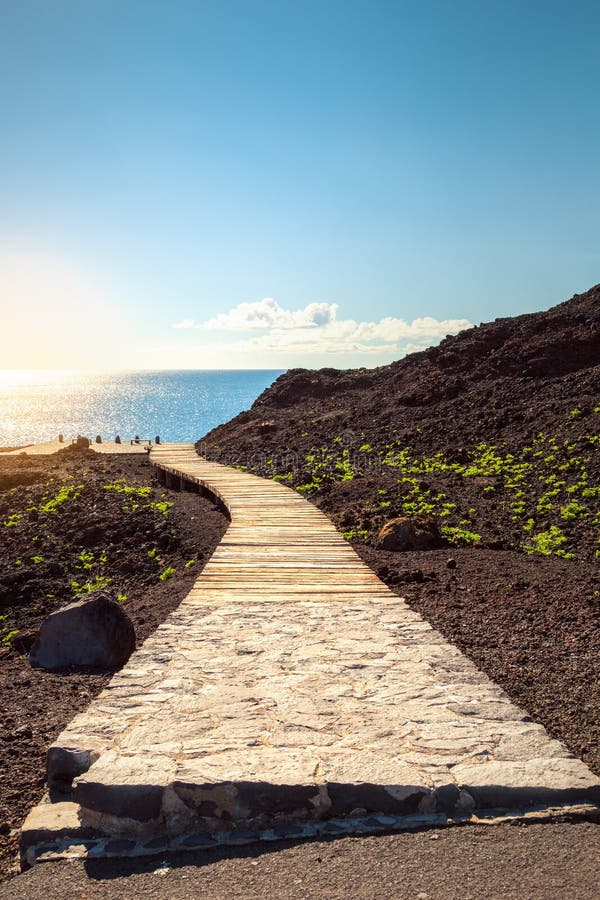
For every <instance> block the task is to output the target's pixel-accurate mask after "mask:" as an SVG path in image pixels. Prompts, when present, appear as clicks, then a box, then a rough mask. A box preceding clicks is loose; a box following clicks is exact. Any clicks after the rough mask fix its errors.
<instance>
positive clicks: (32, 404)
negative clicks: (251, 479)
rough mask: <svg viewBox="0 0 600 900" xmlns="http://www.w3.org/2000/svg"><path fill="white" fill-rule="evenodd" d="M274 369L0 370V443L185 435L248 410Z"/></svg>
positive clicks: (194, 436) (177, 437) (181, 437)
mask: <svg viewBox="0 0 600 900" xmlns="http://www.w3.org/2000/svg"><path fill="white" fill-rule="evenodd" d="M279 374H281V373H280V371H272V370H269V371H266V370H260V371H259V370H247V371H233V370H222V371H201V370H198V371H172V372H108V373H107V372H102V373H82V372H67V371H63V372H57V371H42V370H36V371H26V370H19V371H8V370H4V371H2V370H0V446H14V445H19V444H26V443H37V442H40V441H48V440H53V439H55V438H56V437H57V435H58V434H59V432H60V433H62V434H64V436H65V438H67V439H68V438H71V437H74V436H76V435H77V434H85V435H87V436H88V437H95V436H96V434H100V435H101V436H102V438H103V439H104V440H108V439H114V437H115V435H116V434H120V435H121V436H122V437H123V438H124V439H128V438H130V437H133V436H134V435H135V434H139V435H140V437H142V438H150V437H152V438H154V436H155V435H157V434H159V435H160V437H161V439H162V440H164V441H190V440H197V439H198V438H199V437H202V436H203V435H204V434H205V433H206V432H207V431H209V430H210V429H211V428H215V427H216V426H217V425H219V424H221V423H222V422H226V421H227V420H228V419H230V418H232V417H233V416H235V415H237V414H238V413H239V412H241V411H242V410H244V409H248V408H249V407H250V406H251V405H252V403H253V402H254V400H256V398H257V397H258V395H259V394H260V393H261V392H262V391H263V390H265V388H267V387H268V386H269V385H270V384H271V383H272V382H273V381H274V380H275V378H277V376H278V375H279Z"/></svg>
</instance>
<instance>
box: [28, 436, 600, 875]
mask: <svg viewBox="0 0 600 900" xmlns="http://www.w3.org/2000/svg"><path fill="white" fill-rule="evenodd" d="M151 459H152V462H153V463H155V464H156V465H157V466H158V467H159V472H161V473H162V476H163V477H164V478H165V479H168V480H169V483H171V484H178V485H182V479H185V480H187V481H192V482H195V483H196V484H201V485H204V486H205V487H206V486H207V485H210V489H211V491H212V492H213V493H214V494H215V495H216V496H218V497H219V498H220V499H221V501H222V502H224V503H225V505H226V506H227V508H228V509H229V512H230V515H231V518H232V524H231V525H230V527H229V529H228V531H227V533H226V535H225V538H224V540H223V542H222V544H221V545H220V546H219V547H218V548H217V550H216V551H215V553H214V555H213V557H212V558H211V560H210V561H209V563H208V564H207V566H206V567H205V569H204V571H203V573H202V575H201V576H200V577H199V579H198V580H197V582H196V584H195V585H194V587H193V589H192V590H191V592H190V594H189V595H188V597H187V598H186V599H185V600H184V601H183V602H182V603H181V605H180V606H179V607H178V608H177V610H175V612H173V613H172V614H171V615H170V616H169V618H168V619H167V620H166V621H165V622H164V623H163V624H162V625H160V626H159V627H158V629H157V630H156V632H155V633H154V635H152V636H151V637H150V638H148V639H147V640H146V642H145V643H144V644H143V646H142V647H141V648H140V649H139V650H137V651H136V653H135V654H134V655H133V656H132V657H131V659H130V661H129V663H128V664H127V665H126V666H125V667H124V668H123V669H122V670H121V671H120V672H119V673H118V674H116V675H115V676H114V677H113V679H112V680H111V682H110V684H109V685H108V687H107V688H106V689H105V690H104V691H103V692H102V693H101V694H100V695H99V697H98V698H97V699H96V700H95V701H94V702H93V703H92V704H91V705H90V707H89V708H88V709H87V710H86V711H85V712H84V713H81V714H79V715H77V716H76V717H75V719H74V720H73V721H72V722H71V724H70V725H69V726H68V727H67V728H66V729H65V730H64V731H63V733H62V734H61V735H60V736H59V738H58V739H57V740H56V741H55V743H54V744H53V745H52V747H51V748H50V750H49V754H48V782H49V787H50V796H51V798H52V799H53V800H58V801H62V802H60V803H59V804H56V803H46V804H42V805H41V806H40V807H38V808H36V810H35V811H34V812H33V813H32V817H30V819H28V821H27V822H26V824H25V827H24V830H23V839H22V847H23V853H24V857H25V858H26V859H27V860H28V861H30V862H31V861H33V860H34V859H35V858H36V857H37V856H38V855H44V854H45V855H48V854H50V855H52V853H56V852H59V851H58V849H57V848H58V847H59V846H60V847H62V848H63V850H62V851H61V852H67V851H68V847H69V846H70V844H69V842H71V844H73V845H77V844H80V843H81V841H82V840H84V842H85V841H86V840H90V839H91V838H90V835H92V836H95V844H94V846H95V851H94V852H96V853H100V852H104V851H102V850H101V849H100V850H99V849H98V848H99V847H100V848H102V847H103V848H104V850H105V851H106V852H108V851H107V850H106V848H107V847H108V846H109V845H110V846H111V847H112V848H113V850H114V847H115V846H122V849H123V852H124V853H126V852H128V851H127V850H126V844H127V841H129V843H130V844H132V845H135V847H137V848H138V851H139V846H140V841H141V844H142V846H153V842H156V841H158V842H161V841H162V842H163V843H164V842H172V841H173V840H176V841H183V840H185V836H186V835H187V836H194V835H196V836H197V835H199V834H200V835H204V836H205V840H207V841H208V840H209V838H210V840H213V839H216V838H214V835H220V836H221V837H220V838H219V841H220V842H229V843H231V842H233V843H235V842H236V841H240V840H243V836H244V835H247V834H253V835H255V836H256V835H257V834H263V833H266V832H269V829H276V831H277V834H278V835H279V836H281V834H282V833H283V832H285V833H287V834H289V835H293V834H296V833H299V834H300V833H301V834H305V833H306V834H308V832H311V829H313V830H314V828H317V826H318V827H322V826H323V823H330V824H331V827H332V828H336V827H337V828H342V826H341V825H339V824H338V825H336V823H339V822H342V823H343V822H348V823H354V825H352V828H355V830H356V829H358V831H360V829H361V828H362V829H363V830H364V829H365V828H366V829H367V830H368V827H367V826H366V825H365V823H366V822H368V821H369V820H371V819H373V817H374V816H375V817H377V816H380V817H381V816H383V817H384V818H385V817H386V816H387V817H391V819H390V822H394V823H398V822H400V821H405V820H408V819H410V817H415V816H416V817H421V818H420V819H419V821H421V819H423V817H425V818H424V819H423V821H430V822H431V823H433V824H439V823H440V817H441V818H442V819H444V821H448V822H450V821H455V820H464V819H465V817H467V818H469V817H470V818H473V817H481V816H489V815H491V812H490V811H491V810H498V809H501V810H502V809H503V810H513V811H514V810H515V809H517V810H520V811H521V812H524V811H527V810H530V811H531V810H533V809H537V810H540V809H541V810H542V811H543V810H550V809H553V810H556V809H558V810H560V811H561V812H562V813H564V812H567V811H568V810H569V809H571V808H573V807H574V806H577V807H581V806H582V805H583V807H584V808H586V809H592V808H597V807H595V806H594V804H598V802H600V782H599V780H598V779H597V778H596V777H595V776H594V775H593V774H592V773H591V772H590V770H589V769H588V768H587V767H586V766H585V765H584V763H583V762H582V761H581V760H579V759H576V758H574V757H573V756H572V755H571V754H570V753H569V752H568V751H567V750H566V748H565V747H564V746H563V745H562V744H561V743H560V742H559V741H556V740H553V739H551V738H550V737H549V736H548V734H547V733H546V731H545V730H544V728H543V727H542V726H541V725H538V724H536V723H534V722H532V721H531V719H530V717H529V716H528V715H527V714H526V713H525V711H524V710H522V709H519V708H518V707H516V706H515V705H514V704H512V703H511V702H510V700H509V699H508V697H507V696H506V694H505V693H504V692H503V691H502V690H501V689H500V688H499V687H498V686H497V685H496V684H494V683H493V682H492V681H491V680H490V679H489V678H487V676H485V675H484V674H483V673H481V672H480V671H479V670H478V669H477V668H476V667H475V666H474V665H473V663H472V662H470V661H469V660H468V659H467V658H466V657H465V656H464V655H463V654H462V653H461V652H460V651H459V650H458V649H457V648H456V647H454V646H453V645H451V644H449V643H448V642H447V641H445V640H444V639H443V638H442V636H441V635H440V634H439V633H438V632H437V631H435V630H434V629H433V628H432V627H431V626H430V625H429V624H428V623H427V622H425V621H424V620H423V619H422V618H421V617H420V616H419V615H418V614H417V613H415V612H414V611H412V610H411V609H410V608H409V606H408V605H407V604H406V603H405V602H404V601H403V600H402V599H400V598H398V597H397V596H396V595H395V594H394V593H393V592H391V591H390V590H389V589H388V588H387V587H386V586H385V585H384V584H383V583H382V582H381V581H380V580H379V579H378V578H377V577H376V576H375V574H374V573H373V572H372V571H371V570H370V569H368V568H367V567H366V566H365V565H364V564H363V563H362V561H361V560H360V559H359V557H358V556H357V554H355V553H354V551H353V550H352V548H351V547H350V546H349V545H348V544H347V543H346V542H345V541H344V540H343V539H342V538H341V537H340V536H339V535H338V533H337V532H336V531H335V529H334V527H333V525H332V524H331V523H330V522H329V520H328V519H327V518H326V517H325V516H324V515H323V514H322V513H321V512H320V511H319V510H317V509H316V508H315V507H314V506H312V505H310V504H309V503H307V502H306V501H305V500H303V498H301V497H299V496H298V495H297V494H296V493H295V492H293V491H291V490H290V489H289V488H286V487H285V486H282V485H280V484H277V483H275V482H268V481H264V480H262V479H259V478H257V477H255V476H252V475H248V474H246V473H243V472H239V471H237V470H234V469H229V468H226V467H223V466H220V465H218V464H216V463H211V462H207V461H206V460H202V459H200V458H199V457H198V456H196V454H195V452H194V449H193V447H192V445H176V446H174V445H170V446H168V445H165V446H162V447H161V448H160V449H159V448H156V449H154V450H153V451H152V455H151ZM282 520H283V521H284V522H285V525H283V526H282V525H281V522H282ZM256 523H259V524H258V525H257V524H256ZM65 803H66V805H65ZM59 807H61V808H62V810H63V813H64V815H63V818H62V819H61V822H62V824H61V825H60V827H58V825H56V826H54V825H53V824H52V823H53V822H54V821H55V819H56V817H57V814H58V813H59V812H60V810H59ZM65 816H66V821H68V822H71V823H73V822H74V821H77V823H78V826H77V828H73V827H72V826H69V827H66V826H65V825H64V821H65ZM407 817H408V819H407ZM427 817H429V819H428V818H427ZM59 818H60V816H59ZM373 821H375V820H373ZM377 821H378V820H377ZM44 822H46V824H47V827H45V826H44ZM319 823H320V824H319ZM357 823H358V824H357ZM361 823H362V824H361ZM380 824H381V823H380ZM348 827H350V825H348ZM373 827H375V826H373ZM394 827H396V826H394ZM397 827H400V826H397ZM53 829H54V831H53ZM286 829H287V831H286ZM307 829H308V831H307ZM342 830H343V828H342ZM311 833H312V832H311ZM42 834H43V838H41V837H40V835H42ZM52 834H54V835H55V840H54V844H53V838H52ZM69 835H70V837H69ZM211 836H212V837H211ZM196 839H198V838H196ZM114 841H117V842H118V841H125V844H123V845H118V843H117V844H115V843H114ZM92 842H93V840H92ZM98 842H99V843H98ZM111 842H113V843H111ZM154 846H157V844H156V843H154ZM65 847H66V849H65ZM113 850H111V851H110V852H113ZM138 851H136V852H138ZM86 852H87V851H86ZM147 852H150V851H147Z"/></svg>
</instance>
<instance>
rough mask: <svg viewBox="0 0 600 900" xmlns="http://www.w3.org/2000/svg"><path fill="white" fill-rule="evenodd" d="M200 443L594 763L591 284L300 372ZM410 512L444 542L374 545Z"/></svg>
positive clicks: (599, 355)
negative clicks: (361, 362) (408, 345)
mask: <svg viewBox="0 0 600 900" xmlns="http://www.w3.org/2000/svg"><path fill="white" fill-rule="evenodd" d="M482 444H484V445H485V447H482V446H481V445H482ZM198 448H199V450H200V451H201V452H203V453H205V454H206V455H207V456H209V457H210V458H214V459H222V460H223V461H228V462H231V463H233V464H236V465H242V466H247V467H248V469H250V470H252V471H256V472H258V473H259V474H262V475H265V476H268V477H269V476H270V477H273V476H276V477H278V478H279V479H280V480H282V481H283V483H287V484H289V485H291V486H293V487H296V488H298V489H299V490H300V491H302V493H303V494H304V496H306V497H308V499H310V500H311V501H312V502H314V503H315V504H316V505H317V506H319V507H320V508H322V509H323V510H324V511H325V512H326V513H327V514H328V515H329V516H330V517H331V518H332V520H333V521H334V522H335V524H336V525H337V526H338V528H339V529H340V531H342V532H343V533H344V534H346V535H347V536H348V538H349V539H350V540H352V543H353V544H354V546H355V548H356V550H357V551H358V553H359V554H360V555H361V556H362V557H363V559H364V560H365V561H366V562H367V563H368V564H369V565H370V566H371V567H372V568H373V569H374V570H375V571H376V572H377V573H378V574H379V576H380V577H381V578H382V579H383V580H384V581H385V582H386V583H387V584H388V585H389V586H390V587H391V588H392V589H393V590H394V591H396V592H397V593H398V594H400V595H401V596H404V597H406V598H407V600H408V602H409V603H410V605H411V606H412V607H413V608H415V609H417V610H418V611H419V612H421V613H422V614H423V615H424V616H425V618H427V619H428V620H429V621H430V622H431V623H432V624H433V625H434V626H435V627H436V628H438V629H439V630H440V631H441V632H442V633H443V634H444V636H445V637H446V638H448V639H449V640H450V641H452V642H453V643H455V644H457V645H458V646H459V647H460V648H461V649H462V650H463V651H464V652H465V653H466V654H467V655H468V656H470V657H471V658H472V659H473V660H474V661H475V662H476V663H477V665H478V666H479V667H480V668H481V669H483V670H484V671H485V672H486V673H487V674H488V675H489V676H490V677H491V678H492V679H494V680H495V681H496V682H498V683H499V684H500V685H501V686H502V687H503V688H504V689H505V690H506V691H507V692H508V694H509V695H510V697H511V698H512V699H513V700H514V701H516V702H517V703H518V704H520V705H521V706H523V707H525V709H526V710H527V711H528V712H529V713H530V714H531V716H532V717H533V718H534V719H535V720H536V721H539V722H541V723H543V724H544V725H545V726H546V728H547V729H548V730H549V731H550V732H551V734H553V735H554V736H556V737H558V738H560V739H562V740H563V741H564V742H565V743H566V745H567V746H568V747H569V749H570V750H571V751H572V752H573V753H574V754H576V755H578V756H581V757H582V758H583V759H584V760H585V761H586V762H587V763H588V764H589V765H590V766H591V767H592V768H593V769H594V770H595V771H596V772H598V773H600V741H599V738H600V683H599V681H598V677H597V673H598V664H599V661H600V628H599V612H600V559H599V558H600V543H599V539H600V286H597V287H595V288H593V289H592V290H591V291H589V292H588V293H587V294H584V295H581V296H575V297H574V298H572V299H571V300H569V301H567V302H566V303H562V304H560V305H559V306H557V307H555V308H554V309H551V310H549V311H548V312H544V313H536V314H532V315H526V316H519V317H517V318H514V319H504V320H497V321H496V322H492V323H490V324H487V325H482V326H480V327H478V328H474V329H470V330H468V331H465V332H463V333H461V334H459V335H457V336H456V337H451V338H447V339H446V340H444V341H443V342H442V343H441V345H440V346H439V347H435V348H432V349H430V350H426V351H424V352H422V353H416V354H413V355H411V356H408V357H406V358H405V359H403V360H400V361H399V362H396V363H393V364H392V365H390V366H383V367H381V368H378V369H373V370H367V369H357V370H350V371H337V370H334V369H322V370H320V371H307V370H298V369H297V370H292V371H290V372H288V373H287V374H285V375H282V376H281V377H280V378H279V379H277V381H276V382H275V383H274V385H273V386H272V387H271V388H269V389H268V390H267V391H265V392H264V393H263V394H262V395H261V397H259V399H258V400H257V401H256V403H255V404H254V405H253V407H252V408H251V409H250V410H249V411H248V412H245V413H242V414H241V415H239V416H237V417H236V418H235V419H233V420H232V421H231V422H228V423H227V424H226V425H223V426H221V427H220V428H217V429H215V430H214V431H212V432H210V433H209V434H208V435H206V437H205V438H203V439H202V440H201V441H199V444H198ZM436 454H439V455H438V456H436ZM573 501H575V506H572V505H571V504H572V503H573ZM410 513H413V514H429V513H433V514H434V515H435V516H436V517H437V518H438V521H439V524H440V525H441V526H442V530H444V529H446V530H445V544H446V546H443V547H441V548H440V549H438V550H431V551H428V552H419V551H412V552H405V553H391V552H385V551H383V550H381V549H380V548H379V547H378V544H377V535H378V532H379V529H380V528H381V527H382V525H383V524H384V522H386V521H387V520H389V519H390V518H394V517H398V516H404V515H407V514H410Z"/></svg>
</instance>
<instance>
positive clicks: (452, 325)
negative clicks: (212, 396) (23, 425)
mask: <svg viewBox="0 0 600 900" xmlns="http://www.w3.org/2000/svg"><path fill="white" fill-rule="evenodd" d="M599 26H600V7H598V5H597V4H593V3H581V2H570V3H567V2H551V0H550V2H527V0H522V2H518V3H515V2H488V0H478V2H463V0H456V2H428V0H424V2H420V3H414V2H410V3H409V2H402V0H398V2H394V3H389V2H377V0H371V2H368V3H367V2H364V3H363V2H352V0H346V2H340V3H338V2H318V3H316V2H315V3H313V2H302V0H294V2H286V0H278V2H254V0H246V2H227V0H222V2H212V3H204V2H201V0H196V2H181V0H170V2H166V0H165V2H161V3H157V2H153V0H143V2H133V0H118V2H117V0H84V2H82V0H72V2H67V0H52V2H48V0H37V2H33V0H3V2H1V3H0V114H1V120H0V121H1V128H2V133H1V140H0V198H1V202H0V265H1V266H2V270H1V271H0V292H1V293H0V299H1V301H2V306H3V308H4V310H5V327H4V329H3V330H2V333H1V334H0V352H1V357H0V368H5V367H6V368H18V367H26V368H31V367H33V366H36V365H42V366H49V367H54V366H58V367H60V366H63V365H67V366H71V365H73V366H87V365H102V366H107V367H111V366H134V367H143V368H155V367H166V368H169V367H186V368H203V367H221V366H231V367H244V366H252V367H263V368H271V367H272V368H281V367H287V366H289V365H336V366H341V365H350V364H352V365H376V364H379V363H381V362H387V361H389V360H391V359H393V358H396V357H398V356H400V355H402V353H404V352H406V350H410V349H415V348H417V347H419V346H426V345H427V344H428V343H432V342H435V341H437V340H439V338H440V337H441V336H443V335H444V334H445V333H446V332H447V331H453V330H454V331H455V330H457V329H458V328H460V327H464V325H465V324H466V323H468V322H473V323H478V322H481V321H486V320H489V319H492V318H495V317H496V316H503V315H514V314H517V313H520V312H526V311H533V310H536V309H541V308H546V307H548V306H550V305H553V304H554V303H556V302H558V301H560V300H562V299H565V298H567V297H569V296H571V294H573V293H574V292H576V291H583V290H585V289H586V288H588V287H590V286H591V285H592V284H595V283H596V282H597V281H600V275H599V269H600V266H599V262H600V260H599V240H598V238H599V236H600V227H599V225H598V221H599V217H598V209H600V202H599V201H600V170H599V164H598V145H599V138H600V127H599V102H598V97H599V96H600V90H599V88H600V84H599V81H600V79H599V75H598V65H597V55H598V54H597V42H598V36H599V34H600V28H599ZM265 298H266V299H265ZM415 320H417V322H416V324H414V323H415ZM173 326H180V327H173Z"/></svg>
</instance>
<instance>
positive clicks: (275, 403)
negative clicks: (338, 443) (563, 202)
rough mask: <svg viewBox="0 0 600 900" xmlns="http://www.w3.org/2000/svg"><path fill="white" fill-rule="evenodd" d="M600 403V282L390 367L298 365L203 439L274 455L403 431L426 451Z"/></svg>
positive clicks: (523, 429)
mask: <svg viewBox="0 0 600 900" xmlns="http://www.w3.org/2000/svg"><path fill="white" fill-rule="evenodd" d="M599 398H600V285H597V286H596V287H594V288H592V289H591V290H590V291H588V292H587V293H585V294H581V295H575V296H574V297H573V298H572V299H571V300H568V301H566V302H565V303H561V304H559V305H558V306H555V307H554V308H552V309H550V310H549V311H547V312H542V313H533V314H530V315H523V316H518V317H516V318H512V319H497V320H496V321H495V322H491V323H488V324H485V325H480V326H479V327H476V328H472V329H469V330H468V331H463V332H461V333H460V334H458V335H456V336H455V337H448V338H446V339H445V340H444V341H442V343H441V344H440V345H439V346H438V347H432V348H430V349H429V350H425V351H423V352H420V353H413V354H411V355H410V356H407V357H405V358H404V359H402V360H400V361H398V362H395V363H392V364H391V365H389V366H382V367H380V368H377V369H353V370H348V371H338V370H335V369H321V370H318V371H309V370H306V369H292V370H290V371H289V372H287V373H286V374H285V375H282V376H280V377H279V378H278V379H277V381H276V382H275V383H274V384H273V385H272V387H270V388H269V389H268V390H266V391H265V392H264V393H263V394H262V395H261V396H260V397H259V398H258V400H257V401H256V402H255V404H254V405H253V407H252V409H251V410H250V411H249V412H246V413H242V414H241V415H239V416H238V417H237V418H235V419H233V420H232V421H231V422H228V423H227V424H226V425H223V426H221V427H220V428H217V429H215V430H214V431H212V432H210V433H209V434H208V435H207V436H206V438H205V439H204V443H205V445H206V446H207V448H209V450H210V448H213V447H214V446H215V444H218V445H219V447H220V448H221V449H225V448H226V449H228V450H229V449H233V448H235V450H237V451H244V452H245V451H248V450H256V449H259V450H264V451H265V452H267V453H268V452H270V451H271V450H277V451H281V450H282V449H284V447H292V448H294V449H296V448H297V449H300V448H303V447H306V446H307V444H308V446H309V447H310V446H311V445H312V444H315V443H322V442H327V441H328V440H331V438H332V437H335V436H336V433H337V434H341V433H343V432H344V430H347V429H351V430H352V431H355V432H357V433H361V432H364V433H365V434H366V435H368V440H369V443H371V444H372V445H373V444H375V443H377V444H379V443H382V442H383V443H384V444H385V443H387V442H388V440H389V435H390V432H391V430H392V429H394V428H395V429H397V435H396V437H397V438H401V439H404V440H405V441H406V442H407V443H410V444H411V446H413V447H418V448H420V449H422V450H423V451H424V452H431V451H437V450H443V451H448V450H454V449H456V448H458V447H464V446H466V445H473V444H476V443H478V442H479V441H486V442H493V443H496V442H498V441H502V440H506V441H507V442H509V443H510V444H512V443H513V442H514V441H515V440H517V441H518V440H520V439H521V438H522V437H524V436H525V435H527V434H528V433H529V432H530V431H532V430H538V431H539V430H544V429H546V430H548V431H550V430H555V429H559V430H562V427H563V424H564V419H565V413H566V412H567V413H568V412H569V411H570V410H571V409H572V408H574V407H575V406H578V407H581V408H582V411H584V412H590V411H591V410H592V409H593V408H594V407H595V406H597V405H598V402H600V399H599ZM418 428H421V432H418V430H417V429H418ZM596 430H598V428H597V427H596ZM304 432H308V434H307V435H306V436H305V437H304V435H303V433H304Z"/></svg>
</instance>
